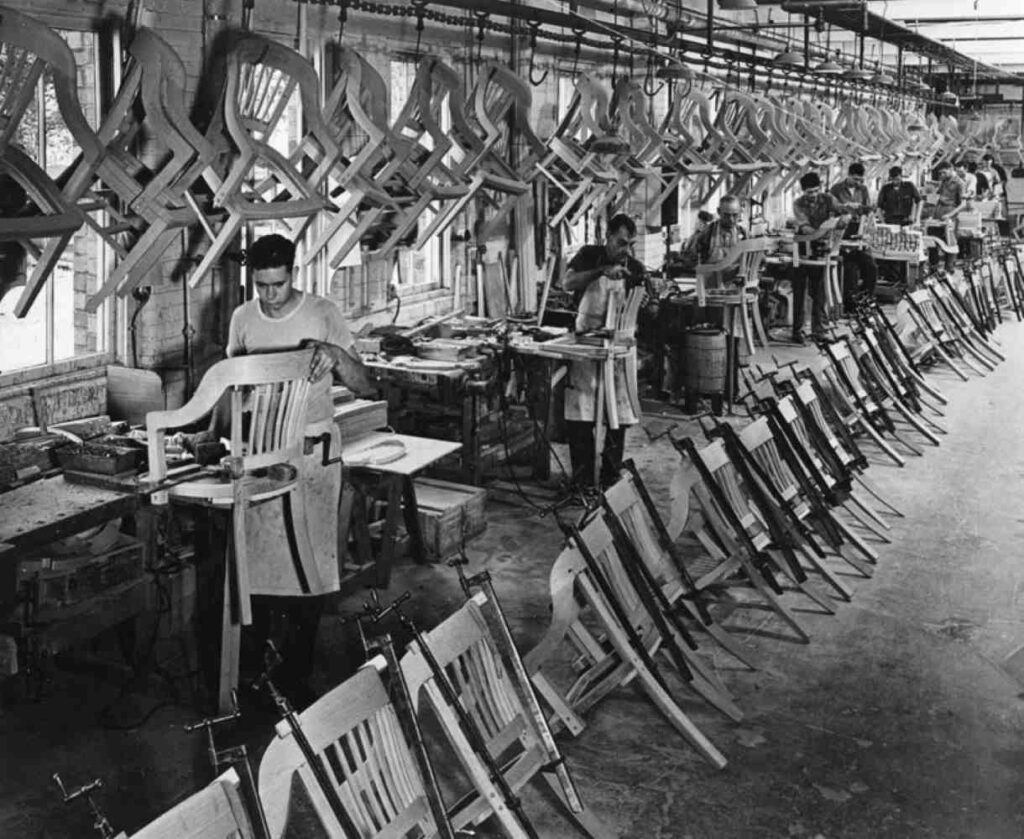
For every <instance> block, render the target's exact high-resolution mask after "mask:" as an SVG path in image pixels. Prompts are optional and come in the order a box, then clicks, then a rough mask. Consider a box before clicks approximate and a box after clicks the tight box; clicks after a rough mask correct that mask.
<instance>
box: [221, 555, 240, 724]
mask: <svg viewBox="0 0 1024 839" xmlns="http://www.w3.org/2000/svg"><path fill="white" fill-rule="evenodd" d="M225 560H228V561H229V562H230V560H229V558H228V557H227V556H225ZM231 600H232V597H231V569H230V566H229V565H228V566H226V567H225V568H224V594H223V601H222V608H221V629H220V669H219V674H218V677H217V711H218V713H221V714H230V713H231V712H232V711H234V709H235V702H234V698H233V696H232V693H233V692H234V691H235V689H236V688H237V687H238V656H239V654H240V652H241V649H242V625H241V624H240V623H239V622H238V621H236V620H235V618H234V615H233V610H232V608H231Z"/></svg>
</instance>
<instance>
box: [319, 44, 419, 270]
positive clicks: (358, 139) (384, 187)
mask: <svg viewBox="0 0 1024 839" xmlns="http://www.w3.org/2000/svg"><path fill="white" fill-rule="evenodd" d="M387 108H388V87H387V83H386V82H385V81H384V79H383V78H382V77H381V75H380V73H378V72H377V70H376V69H375V68H374V67H373V65H372V64H370V62H369V61H367V60H366V59H365V58H364V57H363V56H362V55H360V54H359V53H358V52H357V51H356V50H354V49H352V48H351V47H346V46H338V47H337V53H336V56H335V77H334V86H333V87H332V89H331V92H330V93H329V94H328V96H327V100H326V102H325V103H324V108H323V111H324V121H325V123H326V125H327V128H328V130H329V131H330V132H331V134H332V136H333V137H334V141H335V143H336V145H337V147H338V149H339V151H340V153H341V157H340V158H339V159H338V161H337V163H336V164H335V166H334V168H333V169H332V171H331V174H330V179H329V192H330V196H331V198H332V200H334V201H335V202H336V203H337V209H336V210H332V211H330V212H329V213H326V214H324V216H321V218H322V219H325V223H324V224H322V225H321V227H320V228H319V229H317V230H315V231H314V235H313V237H312V239H313V241H312V243H311V244H310V245H309V246H308V247H307V248H306V249H305V251H304V254H303V257H302V258H303V263H304V264H308V263H309V262H311V261H312V260H313V259H315V258H316V257H317V255H318V254H320V253H321V252H323V251H324V250H325V249H328V248H329V251H330V256H329V260H330V267H332V268H337V267H338V266H339V265H340V264H341V263H342V261H343V260H344V259H345V257H346V256H347V255H348V254H349V252H350V251H351V250H352V248H354V247H356V246H358V245H359V243H360V242H361V241H362V240H364V239H365V238H367V237H368V236H370V235H372V231H373V230H374V228H375V227H376V226H378V225H380V224H382V223H383V222H384V221H385V220H386V219H388V218H389V217H390V216H393V215H394V214H395V213H396V212H398V211H399V210H400V208H401V207H403V206H406V205H408V204H409V203H411V202H412V201H414V200H415V198H416V196H417V193H416V190H415V189H413V188H412V187H411V186H410V185H409V182H408V178H409V177H411V169H410V167H411V165H412V164H411V163H410V162H409V161H410V157H411V156H412V155H413V154H414V152H415V151H416V148H417V146H416V143H415V142H413V140H411V139H409V138H406V137H402V136H400V135H399V134H397V133H396V132H394V131H392V129H391V125H390V123H389V119H388V110H387ZM346 223H347V224H349V225H351V227H352V229H351V231H349V233H348V234H347V235H346V237H345V238H344V239H342V240H341V241H340V242H338V241H335V237H336V236H337V234H338V232H339V231H340V230H341V228H342V227H343V225H345V224H346Z"/></svg>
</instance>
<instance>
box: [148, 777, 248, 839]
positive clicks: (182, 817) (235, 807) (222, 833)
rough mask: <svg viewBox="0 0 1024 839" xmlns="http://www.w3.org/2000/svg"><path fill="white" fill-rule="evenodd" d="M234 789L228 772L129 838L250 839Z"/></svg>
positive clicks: (235, 781)
mask: <svg viewBox="0 0 1024 839" xmlns="http://www.w3.org/2000/svg"><path fill="white" fill-rule="evenodd" d="M238 788H239V780H238V775H237V774H235V770H234V769H229V770H228V771H227V772H225V773H224V774H223V775H221V776H220V777H219V778H217V779H216V780H215V781H214V782H213V783H212V784H210V785H209V786H207V787H204V788H203V789H201V790H199V792H197V793H195V794H194V795H190V796H189V797H188V798H186V799H185V800H184V801H182V802H181V803H180V804H176V805H175V806H174V807H172V808H171V809H170V810H168V811H167V812H166V813H164V814H163V815H162V816H160V817H159V818H158V819H156V820H155V821H152V822H150V823H149V824H148V825H146V826H145V827H144V828H142V830H140V831H138V833H133V834H132V839H254V837H255V836H256V833H255V831H254V830H253V828H252V824H251V822H250V821H249V816H248V815H247V814H246V812H245V807H244V805H243V804H242V797H241V795H240V794H239V790H238Z"/></svg>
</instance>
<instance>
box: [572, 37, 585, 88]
mask: <svg viewBox="0 0 1024 839" xmlns="http://www.w3.org/2000/svg"><path fill="white" fill-rule="evenodd" d="M583 32H584V30H582V29H574V30H572V34H573V35H575V36H576V49H575V51H574V53H573V57H572V77H573V78H574V79H575V78H576V71H577V70H578V69H579V66H580V51H581V50H582V49H583Z"/></svg>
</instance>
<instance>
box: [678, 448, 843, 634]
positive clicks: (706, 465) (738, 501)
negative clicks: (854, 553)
mask: <svg viewBox="0 0 1024 839" xmlns="http://www.w3.org/2000/svg"><path fill="white" fill-rule="evenodd" d="M677 448H678V443H677ZM684 453H685V454H686V455H687V457H689V458H690V459H691V461H694V465H695V466H697V467H698V472H699V473H700V474H701V478H702V480H703V482H704V484H705V487H706V489H707V490H708V491H709V494H710V497H711V498H712V499H714V501H715V502H716V504H717V505H718V506H719V507H720V511H719V516H718V518H719V519H720V520H722V521H726V522H728V523H729V524H730V526H731V527H733V528H734V533H733V541H739V542H741V543H743V544H745V545H746V546H747V547H748V549H749V552H750V554H751V555H752V556H754V557H756V558H759V559H760V560H761V561H762V564H763V566H764V567H770V568H771V569H773V570H774V571H775V572H776V573H778V574H780V575H782V577H783V578H785V579H787V580H788V581H789V582H790V583H791V584H792V585H793V586H794V587H795V588H796V589H797V590H798V591H800V592H801V593H803V594H805V595H806V596H807V597H809V598H810V599H811V600H813V601H814V602H815V603H816V604H818V606H820V607H821V608H822V609H823V610H824V611H825V612H827V613H828V614H835V606H834V605H833V602H832V601H831V600H830V598H829V596H828V595H827V594H825V592H823V591H822V590H821V589H820V588H819V587H818V585H817V583H816V582H814V581H812V580H810V579H809V578H808V577H807V573H806V571H805V570H804V568H803V566H802V564H801V562H800V560H801V559H805V560H807V561H808V562H809V563H810V564H811V565H812V566H813V567H814V568H815V569H816V570H817V571H818V572H819V573H820V574H821V575H822V576H823V578H824V579H825V581H826V582H827V583H828V584H829V585H830V586H831V587H832V588H833V589H835V591H836V592H837V594H838V595H839V597H840V598H842V599H849V597H850V593H849V591H848V590H846V589H845V587H844V586H843V585H842V584H841V583H840V582H839V581H837V580H836V579H835V577H834V575H833V574H832V573H831V572H830V571H829V570H828V569H827V568H826V567H825V566H824V565H823V563H822V562H821V560H820V559H819V557H817V556H816V555H815V554H814V553H813V552H812V551H810V550H808V548H807V545H806V544H805V542H804V541H803V540H802V538H801V537H800V534H799V533H797V532H796V531H795V529H794V528H793V527H792V526H791V525H790V524H789V523H788V522H787V521H786V520H785V519H784V518H783V514H782V513H781V511H780V510H779V509H778V507H777V506H775V504H774V503H773V500H772V499H771V497H770V496H769V495H768V494H766V493H765V491H764V488H763V486H762V485H761V484H760V483H759V482H758V480H757V476H756V475H755V474H754V473H753V470H751V469H749V467H748V464H747V463H746V462H745V460H743V454H744V453H742V452H741V451H739V450H738V449H737V450H736V456H735V458H734V455H733V453H732V452H730V451H729V447H728V446H727V445H726V444H725V443H724V442H723V441H722V440H714V441H713V442H712V443H711V444H710V445H708V446H705V447H704V448H702V449H697V447H696V446H695V445H692V444H691V445H690V446H689V448H687V449H686V450H685V451H684ZM698 458H699V461H698V460H697V459H698ZM712 482H713V483H712ZM701 542H702V544H705V540H703V539H702V540H701ZM705 547H707V545H706V544H705Z"/></svg>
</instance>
